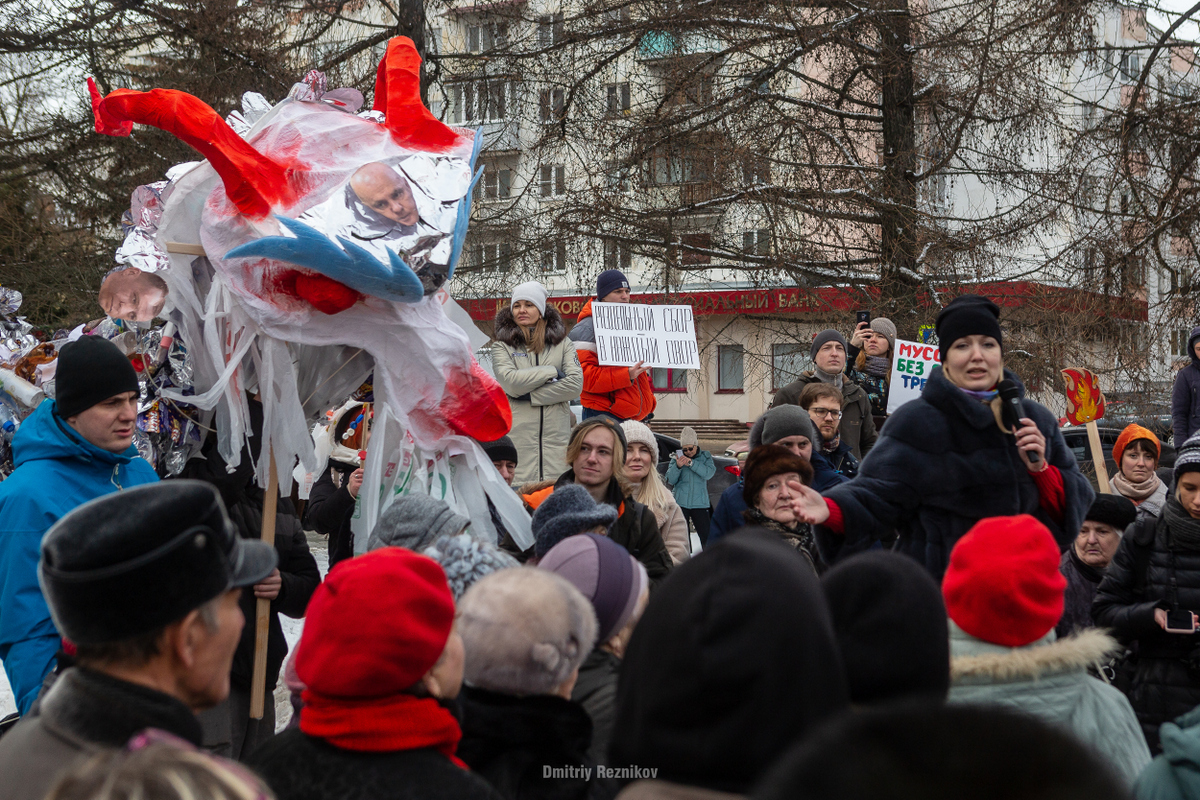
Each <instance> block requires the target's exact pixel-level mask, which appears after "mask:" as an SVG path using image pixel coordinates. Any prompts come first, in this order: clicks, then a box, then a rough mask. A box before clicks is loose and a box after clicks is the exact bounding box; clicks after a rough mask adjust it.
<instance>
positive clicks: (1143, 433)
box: [1113, 422, 1162, 472]
mask: <svg viewBox="0 0 1200 800" xmlns="http://www.w3.org/2000/svg"><path fill="white" fill-rule="evenodd" d="M1138 439H1149V440H1150V441H1151V442H1152V443H1153V444H1154V452H1155V453H1156V456H1155V458H1162V442H1160V441H1159V440H1158V437H1157V436H1155V435H1154V431H1152V430H1150V429H1149V428H1143V427H1142V426H1141V425H1138V424H1137V423H1136V422H1131V423H1130V424H1129V425H1127V426H1126V427H1125V430H1123V431H1121V435H1120V436H1118V437H1117V441H1116V443H1115V444H1114V445H1113V461H1115V462H1117V471H1118V472H1120V471H1121V456H1123V455H1125V448H1126V447H1129V445H1131V444H1133V443H1134V442H1136V441H1137V440H1138Z"/></svg>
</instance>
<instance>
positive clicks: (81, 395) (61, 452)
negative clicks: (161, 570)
mask: <svg viewBox="0 0 1200 800" xmlns="http://www.w3.org/2000/svg"><path fill="white" fill-rule="evenodd" d="M54 382H55V384H56V386H57V396H56V398H55V399H54V400H46V401H44V402H43V403H42V404H41V405H40V406H38V407H37V409H36V410H35V411H34V412H33V414H31V415H30V416H29V418H28V419H26V420H25V422H24V423H22V425H21V427H20V428H19V429H18V430H17V435H16V436H15V437H14V438H13V444H12V450H13V462H14V463H15V464H16V465H17V468H16V470H14V471H13V474H12V475H10V476H9V477H8V478H7V479H6V480H5V481H4V482H3V483H0V661H3V662H4V671H5V672H6V673H7V674H8V680H9V683H10V684H11V685H12V688H13V693H14V694H15V695H16V698H17V709H18V710H19V711H20V712H21V713H22V714H24V713H26V712H27V711H28V710H29V707H30V706H31V705H33V701H34V700H35V699H37V696H38V691H39V690H40V689H41V686H42V679H43V678H45V677H46V675H47V673H49V672H50V670H51V669H53V667H54V655H55V653H56V652H57V651H58V649H59V647H60V645H61V640H60V637H59V631H57V630H55V628H54V623H53V622H51V620H50V611H49V609H47V608H46V601H45V599H44V598H43V597H42V592H41V589H39V588H38V581H37V563H38V545H39V544H40V543H41V541H42V536H43V534H45V533H46V530H47V529H48V528H49V527H50V526H51V525H53V524H54V523H55V522H56V521H58V520H59V519H60V518H62V516H63V515H65V514H66V513H67V512H68V511H70V510H71V509H73V508H75V507H76V506H78V505H80V504H81V503H86V502H87V501H89V500H93V499H95V498H97V497H100V496H101V495H106V494H109V493H110V492H115V491H118V490H120V489H123V488H124V489H128V488H129V487H131V486H139V485H141V484H144V483H151V482H153V481H157V480H158V476H157V475H156V474H155V473H154V469H153V468H152V467H151V466H150V465H149V464H148V463H146V462H145V461H144V460H143V459H141V458H139V457H138V451H137V448H136V447H134V446H133V431H134V423H135V420H136V418H137V402H138V391H139V389H138V379H137V373H136V372H134V371H133V367H132V366H131V365H130V363H129V359H128V358H126V357H125V356H124V355H122V353H121V351H120V350H118V349H117V346H116V345H114V344H113V343H112V342H109V341H107V340H105V339H101V338H100V337H97V336H84V337H82V338H80V339H79V340H78V341H76V342H71V343H69V344H66V345H64V346H63V348H62V350H61V351H60V352H59V354H58V367H57V369H56V372H55V381H54Z"/></svg>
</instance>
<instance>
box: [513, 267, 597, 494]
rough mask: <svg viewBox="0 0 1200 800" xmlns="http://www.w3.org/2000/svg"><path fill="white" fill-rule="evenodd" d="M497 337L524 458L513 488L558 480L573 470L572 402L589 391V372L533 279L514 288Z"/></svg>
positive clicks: (516, 442)
mask: <svg viewBox="0 0 1200 800" xmlns="http://www.w3.org/2000/svg"><path fill="white" fill-rule="evenodd" d="M495 337H496V341H495V342H493V343H492V366H493V368H494V370H495V373H496V380H497V381H498V382H499V383H500V386H501V387H502V388H503V389H504V391H505V393H506V394H507V395H508V402H509V405H511V406H512V415H513V426H512V432H511V433H509V438H510V439H512V441H513V444H514V445H516V448H517V452H518V453H519V454H520V457H521V458H520V461H519V463H518V465H517V472H516V476H515V477H514V479H513V485H519V484H522V483H530V482H534V481H545V480H554V479H557V478H558V476H559V475H561V474H562V473H564V472H566V471H567V463H566V453H567V442H568V441H569V440H570V438H571V409H570V407H569V405H568V404H569V403H570V402H571V401H572V400H574V399H575V398H576V397H578V396H579V393H580V391H581V390H582V389H583V368H582V367H580V366H579V357H578V356H577V355H576V354H575V343H574V342H572V341H571V340H570V339H568V338H567V328H566V325H564V324H563V319H562V316H561V315H560V314H559V313H558V309H556V308H555V307H554V306H552V305H548V304H547V303H546V287H544V286H542V285H541V284H540V283H538V282H537V281H529V282H528V283H522V284H521V285H520V286H518V287H517V288H516V289H514V290H513V295H512V302H511V303H510V304H509V305H508V306H507V307H505V308H501V309H500V311H499V312H497V313H496V328H495Z"/></svg>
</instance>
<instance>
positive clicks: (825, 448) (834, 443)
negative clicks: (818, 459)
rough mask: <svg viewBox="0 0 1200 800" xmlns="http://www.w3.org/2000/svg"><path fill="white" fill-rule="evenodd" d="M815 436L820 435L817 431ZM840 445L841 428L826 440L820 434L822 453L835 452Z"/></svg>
mask: <svg viewBox="0 0 1200 800" xmlns="http://www.w3.org/2000/svg"><path fill="white" fill-rule="evenodd" d="M817 436H821V434H820V433H817ZM841 446H842V432H841V430H839V431H838V433H837V435H836V436H834V437H833V438H832V439H830V440H828V441H826V440H825V437H823V436H821V452H822V453H836V452H837V451H838V448H839V447H841Z"/></svg>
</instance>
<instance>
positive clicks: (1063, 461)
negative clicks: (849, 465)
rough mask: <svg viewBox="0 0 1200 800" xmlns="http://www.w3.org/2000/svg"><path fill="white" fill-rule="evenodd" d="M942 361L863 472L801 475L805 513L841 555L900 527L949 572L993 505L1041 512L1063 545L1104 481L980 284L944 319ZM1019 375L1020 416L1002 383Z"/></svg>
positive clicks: (830, 549)
mask: <svg viewBox="0 0 1200 800" xmlns="http://www.w3.org/2000/svg"><path fill="white" fill-rule="evenodd" d="M936 329H937V335H938V343H939V344H938V351H939V354H940V357H941V362H942V363H941V366H940V367H934V369H933V371H932V373H931V374H930V376H929V382H928V383H927V384H926V386H925V389H924V391H923V392H922V394H921V397H920V398H919V399H917V400H913V401H911V402H909V403H906V404H905V405H904V406H902V407H901V408H900V409H899V410H897V411H896V413H895V414H893V415H892V416H891V418H889V420H888V424H887V427H886V428H885V429H884V430H883V431H882V432H881V434H880V438H879V441H878V442H876V444H875V448H874V449H873V450H872V451H871V453H870V455H869V456H868V457H867V458H865V459H863V462H862V466H861V468H860V469H859V473H858V477H856V478H855V479H854V480H852V481H850V482H849V483H845V484H842V485H840V486H837V487H835V488H833V489H830V490H829V491H828V492H827V493H826V494H825V496H821V495H820V494H818V493H817V492H815V491H813V490H812V489H810V488H808V487H804V486H800V485H799V484H797V487H798V488H796V491H797V492H798V493H799V494H801V495H802V498H801V499H799V500H798V501H797V504H798V506H802V509H801V511H800V516H801V517H802V518H803V519H804V521H806V522H810V523H812V524H814V525H817V526H818V527H817V529H816V535H817V542H818V544H819V546H820V549H821V553H822V555H823V556H824V557H825V559H826V561H828V562H833V561H835V560H837V559H839V558H842V557H845V556H847V555H850V554H852V553H857V552H861V551H862V550H866V549H868V548H870V547H871V546H872V545H873V544H874V543H875V542H876V541H878V540H880V539H881V538H886V537H888V536H889V535H890V534H891V532H892V531H895V532H896V533H898V534H899V537H900V542H899V548H900V549H901V550H903V551H904V552H906V553H908V554H909V555H911V556H913V557H914V558H916V559H917V560H918V561H920V562H921V563H922V564H924V565H925V567H926V569H928V570H929V572H930V574H932V575H933V577H934V578H936V579H937V580H941V578H942V574H943V573H944V572H945V571H946V566H947V564H948V562H949V558H950V551H951V549H953V547H954V544H955V543H956V542H957V541H958V540H959V539H960V538H961V537H962V536H963V535H964V534H965V533H966V532H967V531H968V530H970V528H971V526H973V525H974V524H975V523H976V522H978V521H979V520H981V519H983V518H985V517H999V516H1012V515H1016V514H1030V515H1032V516H1034V517H1036V518H1037V519H1038V520H1040V521H1041V522H1042V523H1043V524H1045V525H1046V526H1047V527H1049V528H1050V530H1051V532H1052V533H1053V534H1054V536H1055V538H1056V539H1057V540H1058V542H1059V544H1060V545H1061V546H1063V547H1065V546H1066V545H1068V544H1069V543H1070V542H1072V541H1073V540H1074V538H1075V535H1076V534H1077V533H1078V532H1079V527H1080V525H1081V524H1082V523H1083V517H1084V514H1085V513H1086V512H1087V510H1088V508H1089V507H1090V506H1091V504H1092V499H1093V497H1094V493H1093V491H1092V487H1091V485H1090V484H1089V483H1088V481H1087V478H1085V477H1084V476H1083V475H1082V474H1081V473H1080V472H1079V468H1078V467H1077V466H1076V464H1075V457H1074V456H1073V455H1072V454H1071V451H1070V450H1068V449H1067V446H1066V443H1065V442H1064V441H1063V438H1062V434H1061V433H1060V432H1059V429H1058V424H1057V422H1056V420H1055V417H1054V415H1053V414H1051V413H1050V412H1049V411H1048V410H1046V408H1044V407H1043V406H1041V405H1040V404H1038V403H1035V402H1033V401H1032V400H1028V399H1025V398H1024V394H1025V388H1024V386H1022V385H1021V383H1020V381H1019V380H1018V379H1017V376H1016V375H1015V374H1013V373H1012V372H1011V371H1009V370H1006V369H1005V368H1004V350H1003V341H1004V337H1003V334H1002V333H1001V331H1000V309H999V308H998V307H997V306H996V304H995V303H993V302H992V301H990V300H988V299H987V298H984V297H979V296H978V295H964V296H962V297H959V298H957V299H955V300H954V301H953V302H951V303H950V304H949V305H947V306H946V307H945V308H944V309H942V312H941V313H940V314H938V317H937V323H936ZM1005 379H1008V380H1011V381H1013V382H1014V383H1015V384H1016V388H1017V391H1018V395H1019V397H1020V398H1021V399H1020V400H1018V401H1015V402H1017V403H1018V404H1019V406H1020V409H1021V417H1020V426H1019V427H1017V428H1016V429H1015V431H1014V430H1013V429H1012V428H1010V427H1009V426H1008V425H1006V424H1005V422H1004V417H1003V415H1002V412H1001V408H1002V400H1001V398H1000V396H999V388H1000V387H999V384H1000V382H1001V381H1002V380H1005Z"/></svg>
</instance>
